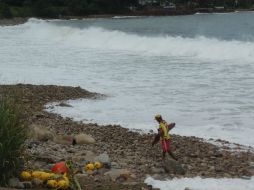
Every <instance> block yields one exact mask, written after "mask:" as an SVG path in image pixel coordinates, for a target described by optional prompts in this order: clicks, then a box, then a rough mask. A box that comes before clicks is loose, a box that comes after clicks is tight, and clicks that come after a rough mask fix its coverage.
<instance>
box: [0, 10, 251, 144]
mask: <svg viewBox="0 0 254 190" xmlns="http://www.w3.org/2000/svg"><path fill="white" fill-rule="evenodd" d="M253 19H254V13H252V12H249V13H230V14H198V15H192V16H174V17H140V18H132V19H95V20H72V21H60V20H52V21H42V20H37V19H30V20H29V22H27V23H25V24H23V25H18V26H11V27H9V26H8V27H0V66H1V67H0V68H1V69H0V83H2V84H6V83H33V84H60V85H71V86H81V87H83V88H85V89H87V90H90V91H95V92H100V93H104V94H107V95H108V98H106V99H103V100H97V101H94V100H93V101H89V100H82V101H71V102H70V103H71V104H72V105H73V106H74V108H60V107H56V108H55V109H54V110H51V111H57V112H59V113H61V114H63V115H65V116H69V117H74V118H75V119H77V120H84V121H88V122H90V121H92V122H99V123H120V124H122V125H123V126H124V127H128V128H136V129H143V130H150V129H155V126H156V123H155V122H154V120H153V116H154V115H155V114H157V113H161V114H162V115H163V116H164V117H165V119H166V120H168V121H174V122H176V124H177V126H176V128H175V129H174V130H173V131H172V132H173V133H177V134H182V135H194V136H199V137H204V138H221V139H225V140H229V141H231V142H236V143H240V144H244V145H250V146H252V147H253V146H254V138H253V134H254V124H253V123H254V74H253V72H254V32H253V31H254V22H253Z"/></svg>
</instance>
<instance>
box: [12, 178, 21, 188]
mask: <svg viewBox="0 0 254 190" xmlns="http://www.w3.org/2000/svg"><path fill="white" fill-rule="evenodd" d="M9 186H10V187H12V188H17V189H24V184H23V183H21V182H20V181H19V179H18V178H11V179H9Z"/></svg>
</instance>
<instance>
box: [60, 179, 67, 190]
mask: <svg viewBox="0 0 254 190" xmlns="http://www.w3.org/2000/svg"><path fill="white" fill-rule="evenodd" d="M57 187H58V188H60V189H67V188H68V187H69V184H68V182H67V181H66V180H60V181H58V182H57Z"/></svg>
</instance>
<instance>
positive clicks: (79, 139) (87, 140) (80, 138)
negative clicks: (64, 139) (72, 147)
mask: <svg viewBox="0 0 254 190" xmlns="http://www.w3.org/2000/svg"><path fill="white" fill-rule="evenodd" d="M74 139H75V141H76V143H77V144H80V145H82V144H93V143H95V139H94V138H93V137H91V136H90V135H87V134H84V133H81V134H78V135H75V136H74Z"/></svg>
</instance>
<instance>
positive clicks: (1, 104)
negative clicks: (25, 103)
mask: <svg viewBox="0 0 254 190" xmlns="http://www.w3.org/2000/svg"><path fill="white" fill-rule="evenodd" d="M26 129H27V128H26V125H25V122H24V119H23V117H22V109H21V106H20V104H18V103H17V101H15V99H14V98H10V97H3V96H0V171H1V172H0V186H6V185H7V183H8V179H9V178H11V177H14V176H17V175H18V173H19V172H20V170H21V168H22V166H23V164H22V163H23V161H22V160H23V159H22V155H23V152H24V142H25V140H26V138H27V135H26V134H27V133H26Z"/></svg>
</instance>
